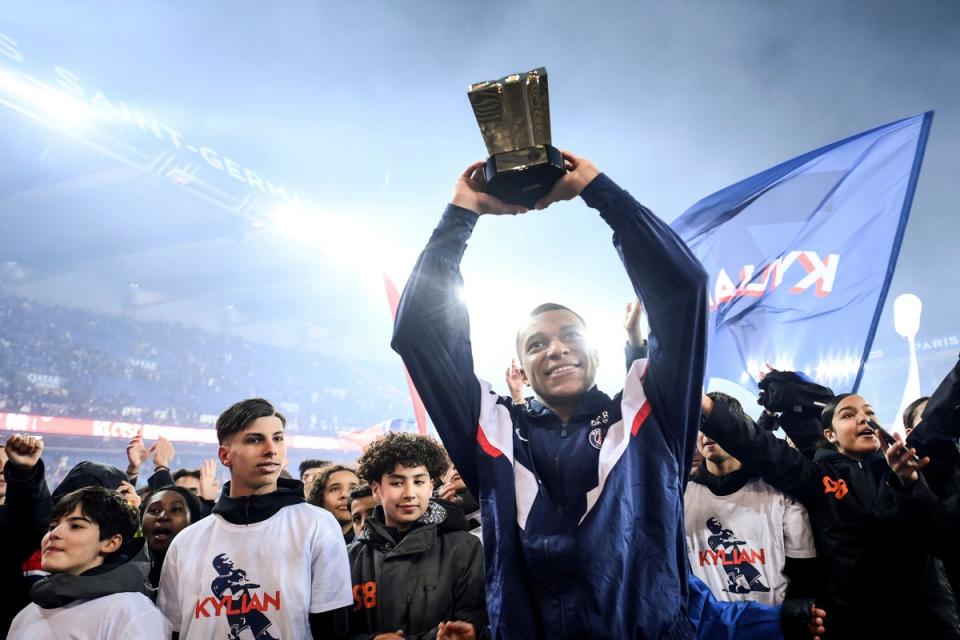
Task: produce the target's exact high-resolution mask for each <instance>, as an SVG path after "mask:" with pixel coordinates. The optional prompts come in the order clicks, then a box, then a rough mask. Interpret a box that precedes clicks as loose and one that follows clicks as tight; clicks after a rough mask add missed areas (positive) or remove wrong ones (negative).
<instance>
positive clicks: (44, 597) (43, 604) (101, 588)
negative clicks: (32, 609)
mask: <svg viewBox="0 0 960 640" xmlns="http://www.w3.org/2000/svg"><path fill="white" fill-rule="evenodd" d="M149 572H150V559H149V557H148V556H147V554H146V551H145V550H144V549H141V550H140V551H139V552H138V553H137V554H136V555H135V556H134V557H133V558H128V557H127V556H125V555H122V554H119V553H116V554H114V555H112V556H110V557H109V558H108V559H107V560H106V561H105V562H104V563H103V564H102V565H100V566H99V567H95V568H93V569H90V570H89V571H85V572H83V573H81V574H80V575H78V576H74V575H70V574H69V573H55V574H53V575H49V576H47V577H45V578H43V579H41V580H39V581H38V582H36V583H35V584H34V585H33V586H32V587H31V588H30V599H31V600H32V601H33V602H34V604H36V605H37V606H38V607H40V608H42V609H56V608H58V607H65V606H67V605H68V604H70V603H71V602H76V601H77V600H93V599H94V598H101V597H103V596H109V595H113V594H115V593H142V594H143V595H145V596H147V597H148V598H152V597H153V590H152V589H151V587H150V583H149V582H148V581H147V574H148V573H149Z"/></svg>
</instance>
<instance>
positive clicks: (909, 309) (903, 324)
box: [893, 293, 923, 340]
mask: <svg viewBox="0 0 960 640" xmlns="http://www.w3.org/2000/svg"><path fill="white" fill-rule="evenodd" d="M922 312H923V302H922V301H921V300H920V298H918V297H917V296H915V295H913V294H912V293H905V294H903V295H902V296H897V299H896V300H894V301H893V326H894V328H895V329H896V331H897V333H898V334H900V336H902V337H904V338H907V339H908V340H909V339H910V338H915V337H916V335H917V333H918V332H919V331H920V314H921V313H922Z"/></svg>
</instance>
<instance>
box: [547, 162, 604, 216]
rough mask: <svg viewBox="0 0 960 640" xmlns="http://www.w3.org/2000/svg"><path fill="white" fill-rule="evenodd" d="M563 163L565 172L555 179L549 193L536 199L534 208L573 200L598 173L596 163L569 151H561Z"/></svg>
mask: <svg viewBox="0 0 960 640" xmlns="http://www.w3.org/2000/svg"><path fill="white" fill-rule="evenodd" d="M562 153H563V163H564V165H565V166H566V168H567V173H566V174H565V175H564V176H563V177H562V178H560V179H559V180H557V182H556V184H554V185H553V189H551V190H550V193H548V194H547V195H545V196H543V197H542V198H540V199H539V200H537V204H536V205H535V208H536V209H537V210H538V211H539V210H540V209H546V208H547V207H549V206H550V205H551V204H553V203H554V202H560V201H561V200H573V199H574V198H576V197H577V196H578V195H580V192H581V191H583V190H584V189H585V188H586V186H587V185H588V184H590V183H591V182H593V179H594V178H596V177H597V176H598V175H600V170H599V169H597V167H596V165H595V164H593V163H592V162H590V161H589V160H587V159H586V158H579V157H577V156H575V155H573V154H572V153H570V152H569V151H563V152H562Z"/></svg>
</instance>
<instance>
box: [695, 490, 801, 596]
mask: <svg viewBox="0 0 960 640" xmlns="http://www.w3.org/2000/svg"><path fill="white" fill-rule="evenodd" d="M684 525H685V529H686V534H687V553H688V555H689V557H690V565H691V568H692V569H693V573H694V574H695V575H696V576H697V577H698V578H700V579H701V580H703V581H704V582H705V583H706V584H707V586H708V587H710V591H711V592H712V593H713V595H715V596H716V597H717V599H718V600H724V601H727V602H734V601H742V600H749V601H752V602H762V603H764V604H772V605H778V604H781V603H782V602H783V599H784V595H785V594H786V591H787V584H788V583H789V580H787V577H786V576H784V575H783V565H784V561H785V558H786V557H788V556H789V557H791V558H813V557H815V556H816V555H817V552H816V550H815V548H814V544H813V532H812V531H811V529H810V519H809V517H808V516H807V510H806V509H804V508H803V505H801V504H799V503H797V502H795V501H794V500H792V499H791V498H788V497H787V496H785V495H783V494H782V493H780V492H779V491H777V490H776V489H774V488H773V487H771V486H770V485H769V484H767V483H766V482H764V481H763V480H760V479H759V478H755V479H753V480H750V481H749V482H747V484H745V485H744V486H743V487H742V488H741V489H740V490H739V491H736V492H735V493H732V494H730V495H727V496H717V495H714V494H713V493H712V492H711V491H710V489H708V488H707V487H705V486H704V485H702V484H698V483H696V482H689V483H688V484H687V490H686V493H685V494H684Z"/></svg>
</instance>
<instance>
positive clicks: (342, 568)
mask: <svg viewBox="0 0 960 640" xmlns="http://www.w3.org/2000/svg"><path fill="white" fill-rule="evenodd" d="M318 515H319V516H320V517H319V518H318V521H317V527H316V529H315V530H314V538H313V563H312V569H311V571H310V613H323V612H324V611H330V610H331V609H339V608H340V607H346V606H347V605H351V604H353V590H352V588H351V584H350V560H349V558H348V557H347V544H346V543H345V542H344V540H343V533H342V532H341V530H340V525H339V524H337V521H336V519H334V517H333V515H332V514H331V513H330V512H328V511H321V512H320V513H319V514H318Z"/></svg>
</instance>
